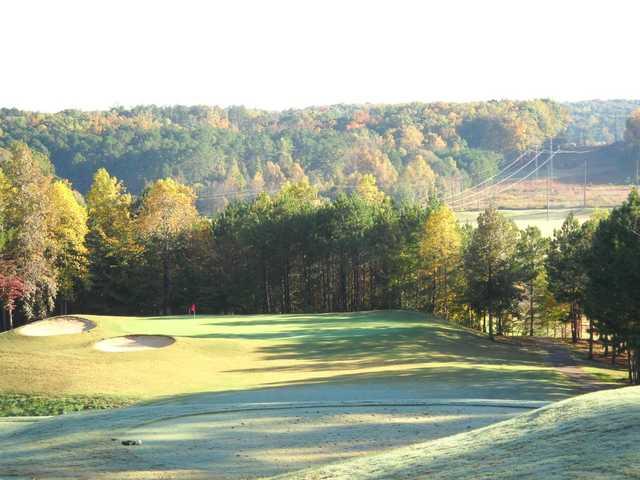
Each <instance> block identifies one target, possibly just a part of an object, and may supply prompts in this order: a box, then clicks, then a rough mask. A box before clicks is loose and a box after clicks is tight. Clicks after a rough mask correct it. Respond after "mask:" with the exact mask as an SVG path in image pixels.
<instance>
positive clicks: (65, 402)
mask: <svg viewBox="0 0 640 480" xmlns="http://www.w3.org/2000/svg"><path fill="white" fill-rule="evenodd" d="M135 401H136V400H135V399H132V398H121V397H103V396H83V395H70V396H52V395H28V394H20V393H2V394H0V417H18V416H29V417H40V416H48V415H63V414H65V413H73V412H81V411H84V410H106V409H111V408H120V407H125V406H127V405H131V404H133V403H134V402H135Z"/></svg>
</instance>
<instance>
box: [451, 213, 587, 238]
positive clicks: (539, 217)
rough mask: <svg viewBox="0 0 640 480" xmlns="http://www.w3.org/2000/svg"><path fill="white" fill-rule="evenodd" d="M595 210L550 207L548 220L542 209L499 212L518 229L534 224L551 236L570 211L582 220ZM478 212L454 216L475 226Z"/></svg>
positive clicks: (546, 235)
mask: <svg viewBox="0 0 640 480" xmlns="http://www.w3.org/2000/svg"><path fill="white" fill-rule="evenodd" d="M596 210H597V209H595V208H586V209H582V208H573V209H570V208H562V209H552V210H550V211H549V219H548V220H547V211H546V210H543V209H533V210H532V209H529V210H525V209H523V210H500V213H502V214H503V215H505V216H506V217H507V218H510V219H512V220H513V221H514V222H515V223H516V225H517V226H518V228H520V229H525V228H527V227H528V226H535V227H538V228H539V229H540V231H541V232H542V235H543V236H545V237H551V236H552V235H553V230H554V229H558V228H560V227H561V226H562V222H564V220H565V219H566V218H567V216H568V215H569V213H570V212H573V214H574V215H575V216H576V218H577V219H578V220H579V221H580V222H584V221H586V220H588V219H589V217H590V216H591V215H592V214H593V213H594V212H595V211H596ZM478 214H479V212H477V211H466V212H456V217H457V218H458V220H459V221H460V222H461V223H463V224H471V225H473V226H474V227H475V226H476V220H477V218H478Z"/></svg>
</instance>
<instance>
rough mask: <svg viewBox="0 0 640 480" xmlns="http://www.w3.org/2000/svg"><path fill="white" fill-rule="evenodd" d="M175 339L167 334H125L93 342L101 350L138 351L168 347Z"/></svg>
mask: <svg viewBox="0 0 640 480" xmlns="http://www.w3.org/2000/svg"><path fill="white" fill-rule="evenodd" d="M175 341H176V339H175V338H173V337H169V336H168V335H127V336H125V337H114V338H107V339H106V340H101V341H99V342H98V343H96V344H95V347H96V348H97V349H98V350H101V351H103V352H138V351H140V350H155V349H156V348H164V347H168V346H169V345H171V344H172V343H175Z"/></svg>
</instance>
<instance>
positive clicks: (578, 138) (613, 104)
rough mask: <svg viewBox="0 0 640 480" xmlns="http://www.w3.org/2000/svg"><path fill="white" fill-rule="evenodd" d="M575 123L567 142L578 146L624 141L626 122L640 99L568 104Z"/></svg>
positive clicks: (572, 121)
mask: <svg viewBox="0 0 640 480" xmlns="http://www.w3.org/2000/svg"><path fill="white" fill-rule="evenodd" d="M563 106H564V107H565V108H566V109H567V110H568V112H569V114H570V116H571V121H570V122H569V123H568V125H567V131H566V134H565V139H566V141H567V142H569V143H573V144H575V145H578V146H587V145H588V146H593V145H607V144H610V143H615V142H620V141H622V140H623V139H624V131H625V122H626V120H627V118H628V117H629V115H631V112H633V111H634V110H636V109H638V108H640V100H587V101H583V102H574V103H565V104H563Z"/></svg>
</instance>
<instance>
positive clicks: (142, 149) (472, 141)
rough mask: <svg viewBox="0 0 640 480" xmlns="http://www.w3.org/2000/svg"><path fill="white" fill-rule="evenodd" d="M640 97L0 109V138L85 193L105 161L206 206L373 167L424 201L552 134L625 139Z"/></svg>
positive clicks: (578, 139) (136, 185) (130, 177)
mask: <svg viewBox="0 0 640 480" xmlns="http://www.w3.org/2000/svg"><path fill="white" fill-rule="evenodd" d="M639 105H640V101H626V100H614V101H588V102H578V103H572V104H559V103H555V102H552V101H547V100H535V101H524V102H515V101H490V102H476V103H433V104H424V103H411V104H402V105H333V106H328V107H311V108H306V109H302V110H286V111H282V112H270V111H263V110H251V109H247V108H243V107H230V108H224V109H223V108H219V107H206V106H193V107H185V106H174V107H156V106H141V107H136V108H132V109H124V108H114V109H111V110H108V111H101V112H82V111H75V110H66V111H62V112H59V113H53V114H45V113H36V112H25V111H19V110H15V109H2V110H0V147H5V148H7V147H9V146H10V145H11V143H12V142H13V141H22V142H24V143H26V144H27V145H28V146H29V147H30V148H32V149H34V150H35V151H39V152H41V153H44V154H45V155H46V156H48V157H49V158H50V160H51V162H52V163H53V166H54V167H55V172H56V174H57V175H58V176H59V177H62V178H66V179H69V180H71V182H72V184H73V186H74V188H75V189H77V190H79V191H80V192H82V193H86V192H87V190H88V188H89V185H90V183H91V180H92V178H93V175H94V173H95V172H96V171H97V170H98V169H99V168H106V169H107V170H108V171H109V173H111V174H112V175H115V176H117V177H118V178H120V179H121V180H122V181H123V182H124V185H125V186H126V188H127V189H128V190H129V191H130V192H132V193H133V194H140V193H141V192H142V191H143V190H144V188H145V187H146V186H148V185H149V184H150V183H151V182H153V181H155V180H157V179H160V178H165V177H173V178H175V179H177V180H179V181H181V182H183V183H186V184H188V185H190V186H192V187H193V188H194V190H195V191H196V193H197V195H198V207H199V209H200V211H202V212H205V213H211V212H214V211H219V210H221V209H222V208H223V207H224V206H225V205H226V204H228V203H229V202H230V201H233V200H237V199H244V198H248V197H249V198H252V197H255V196H256V195H257V193H258V192H261V191H267V192H270V193H273V192H276V191H278V190H279V189H280V188H281V187H282V185H283V184H284V183H285V182H286V181H292V182H296V181H300V180H303V179H305V178H307V179H308V180H309V181H310V183H311V184H312V185H313V186H315V187H316V188H318V190H319V191H320V192H321V194H322V195H323V196H325V197H331V198H335V196H336V194H337V193H339V192H349V191H352V190H353V189H354V188H355V186H356V185H357V184H358V182H359V181H360V180H361V178H362V176H363V175H366V174H371V175H373V176H374V177H375V178H376V181H377V184H378V186H380V188H381V189H382V190H383V191H385V192H386V193H387V194H390V195H392V196H393V197H395V198H396V199H404V200H408V201H416V200H417V201H424V200H426V198H428V196H430V195H433V194H434V193H437V194H438V195H440V196H442V195H446V194H447V193H451V192H454V191H459V190H460V189H461V188H463V187H466V186H469V185H473V184H476V183H478V182H480V181H482V180H483V179H486V178H487V177H489V176H491V175H493V174H495V173H496V172H498V171H499V169H500V167H501V165H502V166H503V165H505V164H506V162H508V161H511V160H512V159H513V158H514V157H515V156H516V155H517V154H519V153H520V152H523V151H525V150H527V149H529V148H533V147H537V146H539V145H542V144H544V142H545V141H546V140H548V139H549V138H552V137H553V138H555V139H556V145H562V144H564V145H567V146H587V145H590V146H593V145H600V144H610V143H612V142H614V141H616V140H621V139H622V137H623V135H624V129H625V121H626V118H627V117H628V116H629V114H630V112H631V111H632V110H633V109H634V108H636V107H638V106H639ZM623 154H624V152H623V150H621V149H614V150H608V151H605V152H604V153H603V155H604V157H605V158H604V163H605V164H607V165H608V164H609V163H611V165H610V166H609V167H608V169H609V171H614V172H615V171H616V170H619V169H618V168H617V167H618V166H622V165H621V164H622V163H624V164H625V165H624V166H622V167H623V169H624V173H623V174H620V175H615V178H613V177H612V178H611V179H608V178H604V181H605V183H611V182H620V181H621V180H625V179H629V178H632V177H633V172H631V170H632V168H631V167H629V165H630V163H629V162H628V160H629V157H628V155H626V156H625V155H623ZM603 155H600V157H602V156H603ZM578 163H579V164H580V165H581V162H578ZM592 163H593V162H592ZM602 163H603V162H599V163H598V164H599V165H600V164H602ZM628 163H629V165H627V164H628ZM594 164H595V163H594ZM619 164H620V165H619ZM607 165H605V167H607ZM605 169H606V168H605Z"/></svg>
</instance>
